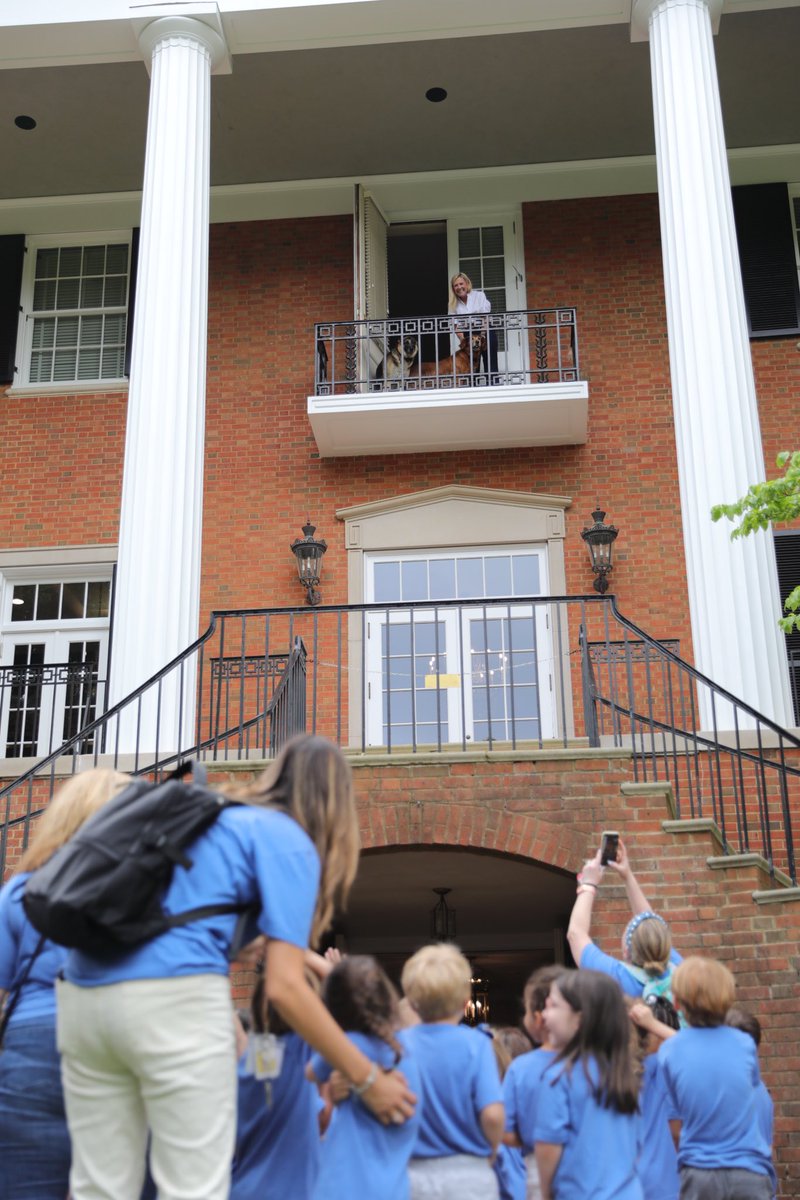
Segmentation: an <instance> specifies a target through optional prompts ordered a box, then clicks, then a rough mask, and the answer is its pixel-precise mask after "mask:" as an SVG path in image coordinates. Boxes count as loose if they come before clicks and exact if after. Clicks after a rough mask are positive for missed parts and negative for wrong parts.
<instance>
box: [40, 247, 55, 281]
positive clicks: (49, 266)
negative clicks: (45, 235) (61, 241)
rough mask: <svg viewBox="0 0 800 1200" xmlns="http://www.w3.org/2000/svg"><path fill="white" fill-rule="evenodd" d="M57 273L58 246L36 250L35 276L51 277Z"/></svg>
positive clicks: (41, 277)
mask: <svg viewBox="0 0 800 1200" xmlns="http://www.w3.org/2000/svg"><path fill="white" fill-rule="evenodd" d="M57 274H58V247H57V246H51V247H49V248H48V249H47V250H37V251H36V278H37V279H53V278H54V277H55V276H56V275H57Z"/></svg>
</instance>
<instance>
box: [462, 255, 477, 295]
mask: <svg viewBox="0 0 800 1200" xmlns="http://www.w3.org/2000/svg"><path fill="white" fill-rule="evenodd" d="M458 265H459V267H460V269H461V270H462V271H463V272H464V274H465V275H469V278H470V281H471V283H472V286H473V287H474V288H482V287H483V279H482V278H481V260H480V259H479V258H460V259H459V260H458Z"/></svg>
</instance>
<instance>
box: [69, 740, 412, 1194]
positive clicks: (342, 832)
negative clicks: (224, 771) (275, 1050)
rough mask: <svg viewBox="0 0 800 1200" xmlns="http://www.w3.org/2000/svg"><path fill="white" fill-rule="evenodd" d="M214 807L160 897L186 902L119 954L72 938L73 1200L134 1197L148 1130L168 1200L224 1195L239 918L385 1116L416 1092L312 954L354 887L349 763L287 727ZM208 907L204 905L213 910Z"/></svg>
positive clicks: (327, 1048) (401, 1115)
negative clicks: (315, 977)
mask: <svg viewBox="0 0 800 1200" xmlns="http://www.w3.org/2000/svg"><path fill="white" fill-rule="evenodd" d="M236 798H237V799H240V800H244V801H246V803H241V804H234V805H230V806H221V808H220V811H219V814H218V816H217V817H216V820H214V822H213V824H211V825H210V826H209V827H208V828H207V829H206V830H205V832H203V833H201V834H200V835H199V836H198V837H197V838H196V840H195V841H194V842H192V843H191V844H190V845H189V846H187V847H186V853H185V855H182V856H181V858H182V860H183V861H182V862H181V861H180V859H179V861H178V863H177V864H176V866H175V868H174V871H173V874H172V878H171V881H170V883H169V884H168V886H167V888H166V891H165V894H164V897H163V908H164V911H165V913H167V914H186V913H191V912H192V910H195V909H198V908H205V909H206V912H204V913H198V914H194V913H193V914H192V917H191V919H190V920H188V921H187V922H186V923H183V924H177V923H176V924H173V925H172V926H171V927H169V928H167V929H166V931H164V932H162V933H160V934H158V935H157V936H155V937H153V938H152V939H151V940H149V941H146V942H144V943H142V944H139V945H136V946H134V947H133V948H131V949H129V950H126V951H123V952H121V953H117V954H116V955H114V956H111V957H109V956H107V955H99V954H94V955H91V954H88V953H86V952H82V951H77V950H73V951H72V952H71V953H70V955H69V957H68V959H67V965H66V968H65V972H64V975H65V978H64V980H63V981H62V982H61V983H60V984H59V988H58V1032H59V1046H60V1049H61V1053H62V1062H63V1077H64V1093H65V1100H66V1108H67V1119H68V1121H69V1128H70V1133H71V1135H72V1147H73V1155H72V1172H71V1175H70V1185H71V1195H72V1197H73V1200H138V1197H139V1192H140V1190H141V1186H142V1180H143V1176H144V1170H145V1154H146V1144H147V1137H148V1130H149V1134H150V1168H151V1171H152V1175H153V1179H154V1180H155V1184H156V1187H157V1189H158V1196H159V1200H178V1197H180V1200H225V1198H226V1197H227V1196H228V1194H229V1188H230V1176H231V1159H232V1155H233V1148H234V1135H235V1126H236V1091H237V1086H236V1048H235V1038H234V1024H233V1010H232V1005H231V996H230V988H229V983H228V968H229V961H228V960H229V954H230V952H231V949H232V946H233V943H234V938H235V933H236V927H237V923H238V918H237V915H236V914H235V913H233V912H230V911H228V912H220V907H221V906H227V907H228V908H230V907H233V906H236V907H240V908H241V907H251V908H252V909H253V910H254V912H255V914H256V916H255V918H254V926H255V927H254V928H253V929H252V930H251V931H249V934H248V937H247V938H246V939H245V940H250V937H251V936H254V935H255V934H256V933H260V934H262V935H264V937H265V938H266V948H265V955H264V958H265V972H266V980H267V1000H268V1001H269V1003H270V1004H271V1005H274V1007H275V1008H276V1010H277V1011H278V1012H279V1013H280V1015H281V1016H282V1017H283V1019H284V1020H285V1021H286V1022H287V1024H288V1025H289V1026H291V1028H293V1029H294V1030H295V1032H296V1033H298V1034H299V1035H300V1037H301V1038H303V1039H304V1041H306V1042H308V1043H309V1045H311V1046H312V1047H313V1048H314V1049H315V1050H317V1051H318V1052H319V1053H320V1054H322V1055H323V1056H324V1057H325V1058H326V1059H327V1061H328V1062H330V1063H331V1064H332V1065H333V1066H334V1067H336V1068H337V1069H338V1070H339V1071H341V1072H342V1073H343V1074H344V1075H346V1076H347V1077H348V1079H349V1080H350V1081H351V1084H352V1087H353V1091H354V1092H355V1093H356V1094H357V1095H358V1096H360V1097H361V1098H362V1099H363V1101H364V1103H365V1104H366V1105H367V1106H368V1107H369V1108H370V1109H371V1110H372V1112H373V1113H374V1114H375V1115H376V1116H377V1117H378V1119H379V1120H381V1121H383V1122H384V1123H387V1124H388V1123H389V1122H394V1123H397V1124H402V1123H403V1122H404V1121H405V1120H406V1119H407V1118H408V1117H409V1116H410V1115H411V1114H412V1112H413V1107H414V1103H415V1097H414V1096H413V1094H412V1093H411V1092H410V1091H409V1089H408V1086H407V1084H406V1081H405V1079H404V1078H403V1076H402V1074H400V1073H399V1072H390V1073H385V1072H384V1071H383V1070H382V1069H380V1067H379V1065H378V1064H377V1063H376V1062H373V1061H371V1060H370V1058H368V1057H367V1055H366V1054H364V1052H363V1051H362V1050H360V1049H359V1048H358V1047H357V1046H355V1045H354V1044H353V1043H352V1042H351V1041H350V1040H349V1039H348V1038H347V1036H346V1035H345V1034H344V1033H343V1031H342V1030H341V1029H340V1027H339V1026H338V1025H337V1024H336V1022H335V1021H334V1019H333V1017H331V1015H330V1014H329V1013H328V1011H327V1009H326V1008H325V1006H324V1005H323V1003H322V1001H321V999H320V998H319V996H318V995H317V993H316V992H315V991H314V989H313V988H312V987H311V985H310V984H309V983H308V982H307V980H306V977H305V973H304V959H305V951H306V948H307V946H308V945H309V942H310V941H311V942H314V941H316V939H317V938H318V937H319V935H320V934H321V933H322V932H323V931H324V930H325V929H326V928H327V927H328V925H329V924H330V921H331V918H332V916H333V913H334V910H335V909H337V908H342V907H343V906H344V903H345V901H346V899H347V894H348V892H349V890H350V887H351V884H352V882H353V878H354V876H355V872H356V865H357V861H358V829H357V822H356V811H355V801H354V798H353V787H352V779H351V774H350V768H349V766H348V764H347V762H346V760H345V758H344V756H343V755H342V753H341V752H340V751H339V750H338V749H337V748H336V747H335V746H333V745H332V744H331V743H330V742H327V741H325V740H324V739H323V738H318V737H309V736H303V737H299V738H296V739H294V741H292V742H290V743H289V745H287V746H286V748H285V749H284V750H283V751H282V753H281V754H280V756H279V757H278V758H277V759H276V761H275V762H274V763H273V764H272V766H271V767H270V768H268V770H267V771H265V772H264V774H263V775H261V776H260V777H259V778H258V779H256V780H255V781H254V783H253V784H251V785H249V786H246V787H244V788H240V789H238V791H237V793H236ZM209 910H210V913H209Z"/></svg>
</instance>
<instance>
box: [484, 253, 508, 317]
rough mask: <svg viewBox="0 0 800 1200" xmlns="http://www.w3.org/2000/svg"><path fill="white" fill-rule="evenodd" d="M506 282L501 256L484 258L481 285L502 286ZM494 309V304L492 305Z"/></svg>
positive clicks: (489, 286)
mask: <svg viewBox="0 0 800 1200" xmlns="http://www.w3.org/2000/svg"><path fill="white" fill-rule="evenodd" d="M505 284H506V267H505V262H504V261H503V259H502V258H485V259H484V260H483V286H484V287H485V288H487V289H488V288H503V287H505ZM492 308H493V309H494V305H492Z"/></svg>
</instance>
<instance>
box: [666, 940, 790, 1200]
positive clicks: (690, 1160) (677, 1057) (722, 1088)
mask: <svg viewBox="0 0 800 1200" xmlns="http://www.w3.org/2000/svg"><path fill="white" fill-rule="evenodd" d="M672 990H673V996H674V998H675V1006H676V1008H678V1009H680V1010H681V1011H682V1012H683V1014H684V1017H685V1018H686V1022H687V1025H688V1028H685V1029H682V1030H681V1031H680V1033H677V1034H676V1035H675V1037H672V1038H670V1039H669V1040H668V1041H666V1042H665V1043H664V1045H663V1046H662V1047H661V1049H660V1050H659V1054H658V1057H659V1060H660V1062H661V1064H662V1069H663V1073H664V1080H665V1083H666V1087H667V1091H668V1093H669V1095H670V1099H671V1101H672V1104H673V1107H674V1111H675V1113H676V1114H677V1116H678V1118H679V1120H680V1122H681V1133H680V1143H679V1145H678V1166H679V1168H680V1174H681V1200H772V1195H773V1191H772V1180H771V1178H770V1166H771V1161H772V1160H771V1151H770V1146H769V1145H768V1143H767V1140H766V1138H765V1137H764V1134H763V1132H762V1130H761V1128H760V1124H759V1119H758V1085H759V1082H760V1076H759V1071H758V1056H757V1054H756V1047H755V1044H754V1043H753V1040H752V1038H750V1037H748V1036H747V1034H745V1033H742V1032H741V1030H739V1029H732V1028H730V1026H728V1025H726V1024H725V1017H726V1015H727V1012H728V1010H729V1008H730V1007H731V1005H732V1004H733V1001H734V996H735V985H734V981H733V976H732V975H731V973H730V971H729V970H728V968H727V967H725V966H723V965H722V963H719V962H715V961H714V960H713V959H710V958H700V957H692V958H687V959H685V961H684V962H683V963H681V965H680V966H679V967H678V968H677V970H676V971H675V974H674V976H673V978H672Z"/></svg>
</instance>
